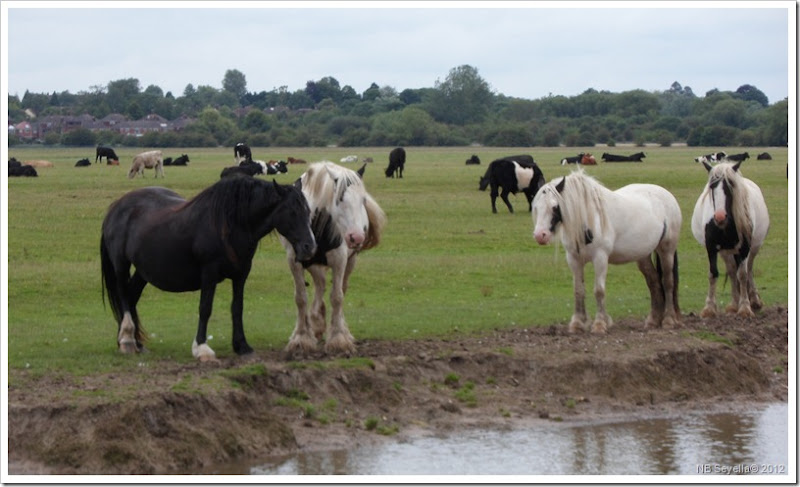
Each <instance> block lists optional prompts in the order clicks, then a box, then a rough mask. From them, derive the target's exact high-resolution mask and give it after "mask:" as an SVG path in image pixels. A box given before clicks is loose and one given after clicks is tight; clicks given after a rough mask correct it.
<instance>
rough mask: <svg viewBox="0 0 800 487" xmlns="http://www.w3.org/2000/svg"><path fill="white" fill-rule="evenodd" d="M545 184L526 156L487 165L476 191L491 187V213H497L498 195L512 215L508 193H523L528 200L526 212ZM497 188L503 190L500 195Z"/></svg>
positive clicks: (541, 175)
mask: <svg viewBox="0 0 800 487" xmlns="http://www.w3.org/2000/svg"><path fill="white" fill-rule="evenodd" d="M545 182H546V181H545V179H544V174H543V173H542V170H541V169H539V166H537V165H536V163H535V162H534V161H533V157H531V156H528V155H519V156H509V157H503V158H502V159H497V160H495V161H492V163H491V164H489V167H488V168H487V169H486V174H484V176H483V177H482V178H481V179H480V182H479V184H478V189H480V190H481V191H485V190H486V187H487V186H491V188H492V189H491V192H490V196H491V199H492V212H493V213H497V205H496V202H497V196H498V194H499V195H500V197H501V198H502V199H503V202H504V203H505V204H506V206H507V207H508V211H509V212H511V213H514V207H512V206H511V203H510V202H509V201H508V195H509V193H511V194H517V193H518V192H519V191H522V192H523V193H525V197H526V198H527V199H528V211H531V202H532V201H533V197H534V196H536V193H537V192H538V191H539V188H541V187H542V186H543V185H544V184H545ZM499 188H502V189H503V192H502V193H499V191H498V189H499Z"/></svg>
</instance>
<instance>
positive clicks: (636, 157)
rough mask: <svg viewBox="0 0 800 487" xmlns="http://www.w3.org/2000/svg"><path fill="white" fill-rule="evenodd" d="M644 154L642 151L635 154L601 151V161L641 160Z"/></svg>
mask: <svg viewBox="0 0 800 487" xmlns="http://www.w3.org/2000/svg"><path fill="white" fill-rule="evenodd" d="M645 157H647V156H645V154H644V152H637V153H636V154H631V155H629V156H618V155H616V154H609V153H608V152H603V155H602V156H601V158H602V159H603V162H642V159H644V158H645Z"/></svg>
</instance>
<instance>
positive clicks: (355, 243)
mask: <svg viewBox="0 0 800 487" xmlns="http://www.w3.org/2000/svg"><path fill="white" fill-rule="evenodd" d="M363 243H364V233H363V232H356V231H350V232H347V246H348V247H350V248H351V249H356V248H358V247H361V244H363Z"/></svg>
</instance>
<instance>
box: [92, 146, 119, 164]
mask: <svg viewBox="0 0 800 487" xmlns="http://www.w3.org/2000/svg"><path fill="white" fill-rule="evenodd" d="M104 157H105V158H106V164H111V160H112V159H113V160H115V161H119V157H117V153H116V152H114V149H112V148H111V147H103V146H97V150H96V151H95V156H94V162H95V163H96V162H98V161H100V162H103V158H104Z"/></svg>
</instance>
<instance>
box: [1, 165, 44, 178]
mask: <svg viewBox="0 0 800 487" xmlns="http://www.w3.org/2000/svg"><path fill="white" fill-rule="evenodd" d="M8 176H9V177H20V176H25V177H34V178H35V177H37V176H39V174H37V173H36V169H34V168H33V167H31V166H27V165H24V166H23V165H19V166H17V165H10V164H9V166H8Z"/></svg>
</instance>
